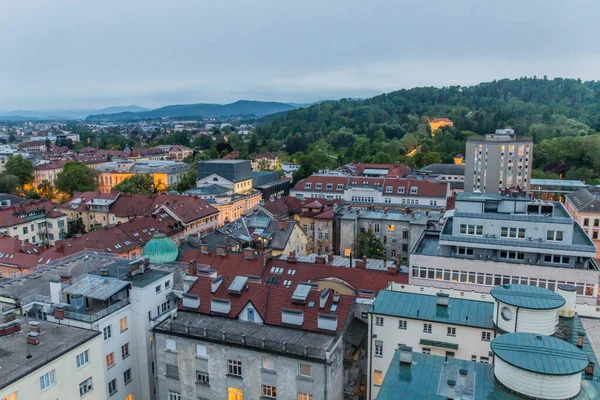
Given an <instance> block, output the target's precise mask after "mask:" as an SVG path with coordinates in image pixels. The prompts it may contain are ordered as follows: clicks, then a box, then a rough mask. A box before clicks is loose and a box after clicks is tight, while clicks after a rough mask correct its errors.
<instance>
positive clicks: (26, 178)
mask: <svg viewBox="0 0 600 400" xmlns="http://www.w3.org/2000/svg"><path fill="white" fill-rule="evenodd" d="M5 169H6V172H7V173H8V174H9V175H14V176H16V177H17V178H19V184H20V185H21V186H23V185H25V184H26V183H29V182H31V181H33V164H32V163H31V161H29V160H28V159H26V158H24V157H23V156H22V155H18V156H10V157H8V161H6V165H5Z"/></svg>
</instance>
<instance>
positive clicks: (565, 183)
mask: <svg viewBox="0 0 600 400" xmlns="http://www.w3.org/2000/svg"><path fill="white" fill-rule="evenodd" d="M529 183H530V186H531V188H532V189H535V188H534V187H533V186H554V187H563V188H567V187H568V188H572V189H577V188H584V187H586V186H587V185H586V184H585V183H583V182H582V181H575V180H569V179H532V180H530V181H529Z"/></svg>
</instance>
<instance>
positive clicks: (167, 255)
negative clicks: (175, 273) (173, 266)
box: [142, 233, 179, 263]
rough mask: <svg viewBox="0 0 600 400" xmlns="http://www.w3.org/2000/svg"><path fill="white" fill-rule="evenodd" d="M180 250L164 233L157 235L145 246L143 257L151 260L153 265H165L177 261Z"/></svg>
mask: <svg viewBox="0 0 600 400" xmlns="http://www.w3.org/2000/svg"><path fill="white" fill-rule="evenodd" d="M178 255H179V249H177V245H176V244H175V242H173V241H172V240H171V239H169V238H168V237H166V236H165V234H164V233H157V234H156V235H154V237H153V238H152V239H150V241H149V242H148V243H147V244H146V246H144V250H142V257H148V258H150V262H151V263H164V262H170V261H175V260H177V256H178Z"/></svg>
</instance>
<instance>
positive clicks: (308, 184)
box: [304, 182, 312, 189]
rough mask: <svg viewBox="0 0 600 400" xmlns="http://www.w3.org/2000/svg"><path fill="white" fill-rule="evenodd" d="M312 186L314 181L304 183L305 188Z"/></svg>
mask: <svg viewBox="0 0 600 400" xmlns="http://www.w3.org/2000/svg"><path fill="white" fill-rule="evenodd" d="M310 188H312V183H310V182H308V183H305V184H304V189H310Z"/></svg>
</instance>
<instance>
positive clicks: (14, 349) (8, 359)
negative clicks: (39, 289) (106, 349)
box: [0, 316, 100, 389]
mask: <svg viewBox="0 0 600 400" xmlns="http://www.w3.org/2000/svg"><path fill="white" fill-rule="evenodd" d="M17 319H18V320H19V321H20V323H21V331H20V332H16V333H13V334H11V335H8V336H2V337H0V389H2V388H4V387H6V386H8V385H10V384H11V383H12V382H14V381H16V380H17V379H20V378H22V377H24V376H26V375H28V374H30V373H32V372H34V371H36V370H37V369H39V368H42V367H44V366H46V365H48V364H49V363H50V362H51V361H52V360H55V359H57V358H58V357H60V356H62V355H63V354H65V353H66V352H68V351H71V350H72V349H74V348H76V347H78V346H80V345H82V344H83V343H85V342H87V341H89V340H90V339H92V338H94V337H95V336H97V335H99V334H100V332H97V331H92V330H86V329H81V328H75V327H71V326H67V325H58V324H52V323H49V322H45V321H37V322H39V323H40V330H41V332H42V334H41V335H40V336H39V337H40V344H38V345H37V346H31V345H28V344H27V340H26V335H27V333H28V331H29V329H28V328H27V324H28V323H29V321H32V320H30V319H29V318H27V317H23V316H18V318H17ZM28 355H30V356H31V357H30V358H26V357H27V356H28ZM73 363H75V360H73ZM36 379H37V378H36Z"/></svg>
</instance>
